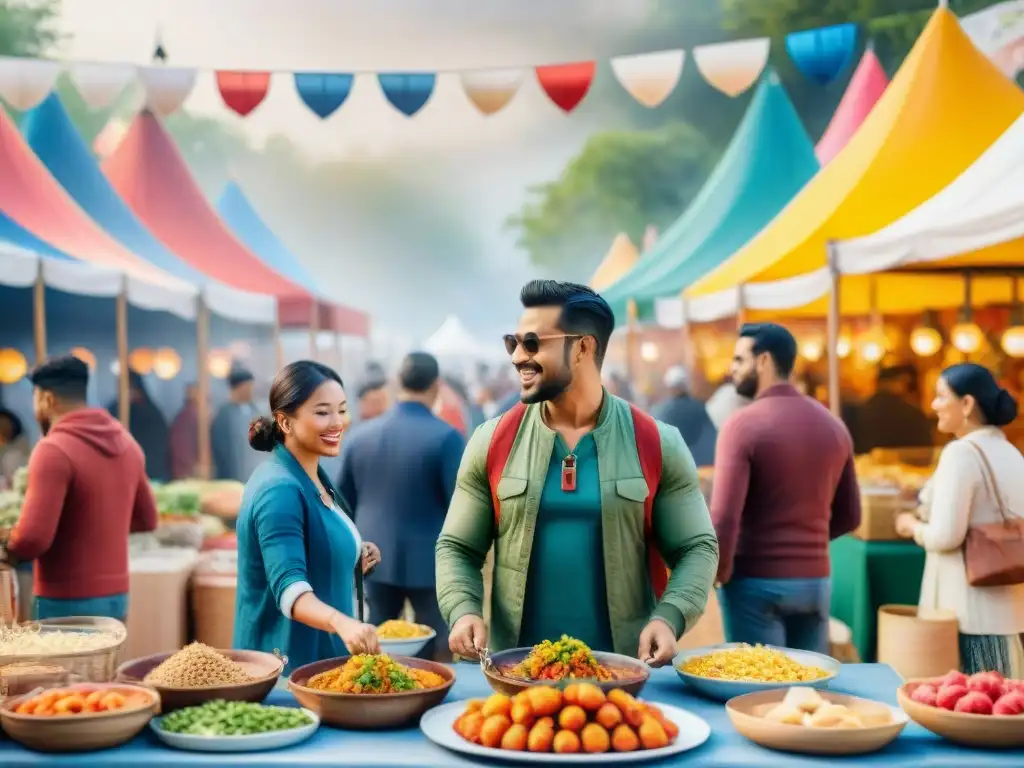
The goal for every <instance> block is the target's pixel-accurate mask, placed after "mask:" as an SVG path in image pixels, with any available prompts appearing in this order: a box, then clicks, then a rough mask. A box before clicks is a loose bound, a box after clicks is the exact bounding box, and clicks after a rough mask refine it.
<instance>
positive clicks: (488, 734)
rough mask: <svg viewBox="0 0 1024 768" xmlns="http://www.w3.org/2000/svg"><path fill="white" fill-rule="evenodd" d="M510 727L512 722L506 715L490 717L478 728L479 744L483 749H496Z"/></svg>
mask: <svg viewBox="0 0 1024 768" xmlns="http://www.w3.org/2000/svg"><path fill="white" fill-rule="evenodd" d="M511 727H512V721H511V720H509V719H508V716H507V715H491V716H490V717H488V718H487V719H486V720H484V724H483V726H482V727H481V728H480V744H481V745H483V746H485V747H491V748H492V749H496V748H497V747H498V746H499V745H500V744H501V740H502V738H504V736H505V732H506V731H507V730H508V729H509V728H511Z"/></svg>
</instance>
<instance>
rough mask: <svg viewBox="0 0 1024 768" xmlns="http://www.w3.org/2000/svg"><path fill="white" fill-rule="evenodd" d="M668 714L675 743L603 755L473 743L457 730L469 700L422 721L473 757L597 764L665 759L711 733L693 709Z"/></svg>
mask: <svg viewBox="0 0 1024 768" xmlns="http://www.w3.org/2000/svg"><path fill="white" fill-rule="evenodd" d="M659 708H660V709H661V711H662V712H663V713H664V715H665V717H667V718H668V719H669V720H671V721H672V722H673V723H675V724H676V726H677V727H678V728H679V737H678V738H677V739H676V741H675V742H674V743H673V744H670V745H669V746H667V747H663V748H661V749H650V750H642V751H637V752H606V753H604V754H601V755H592V754H582V753H580V754H572V755H566V754H562V755H559V754H552V753H538V752H510V751H508V750H502V749H493V748H489V747H482V746H479V745H477V744H472V743H470V742H468V741H466V740H465V739H463V738H462V737H461V736H459V735H458V734H457V733H456V732H455V730H454V725H455V721H456V720H457V719H458V717H459V715H461V714H462V712H463V710H464V709H465V702H460V701H457V702H453V703H451V704H444V705H442V706H440V707H437V708H435V709H432V710H430V711H429V712H427V713H426V714H425V715H423V717H422V719H421V720H420V730H421V731H423V735H424V736H426V737H427V738H428V739H429V740H430V741H432V742H434V743H435V744H437V745H438V746H439V747H443V748H444V749H447V750H450V751H452V752H457V753H459V754H462V755H466V756H467V757H470V758H477V759H480V758H483V759H489V760H500V761H502V762H518V763H546V764H549V765H552V764H553V765H594V764H595V763H598V762H600V763H618V764H622V763H640V762H653V761H655V760H660V759H662V758H666V757H670V756H672V755H678V754H680V753H682V752H687V751H689V750H692V749H696V748H697V747H699V746H701V745H702V744H703V743H704V742H705V741H707V740H708V737H709V736H711V726H710V725H708V724H707V722H706V721H705V720H704V719H703V718H701V717H698V716H697V715H695V714H693V713H692V712H687V711H686V710H685V709H679V708H677V707H670V706H667V705H662V704H659Z"/></svg>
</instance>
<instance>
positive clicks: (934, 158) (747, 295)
mask: <svg viewBox="0 0 1024 768" xmlns="http://www.w3.org/2000/svg"><path fill="white" fill-rule="evenodd" d="M1022 111H1024V92H1022V91H1021V90H1020V89H1019V88H1018V87H1017V86H1016V84H1014V83H1013V82H1011V81H1010V80H1008V79H1006V77H1004V76H1003V75H1002V74H1001V73H1000V72H999V71H998V70H997V69H996V68H995V66H994V65H993V64H992V63H991V62H990V61H989V60H988V59H987V58H986V57H985V56H984V54H982V53H980V52H979V51H978V50H977V49H976V48H975V47H974V45H973V44H972V43H971V41H970V40H969V39H968V38H967V36H966V35H965V34H964V32H963V30H962V29H961V28H960V25H959V23H958V22H957V20H956V17H955V16H953V14H952V13H951V12H950V11H948V10H947V9H945V8H939V9H938V10H937V11H935V13H934V15H933V16H932V18H931V21H930V22H929V23H928V26H927V27H926V28H925V30H924V32H923V33H922V34H921V37H920V39H919V40H918V41H917V43H916V44H915V46H914V48H913V50H912V51H911V52H910V55H909V56H908V57H907V59H906V61H905V62H904V64H903V66H902V67H901V68H900V71H899V73H898V74H897V75H896V78H895V79H894V80H893V82H892V84H891V85H890V86H889V88H888V89H887V90H886V92H885V95H884V96H882V98H881V99H880V100H879V102H878V104H877V105H876V106H875V108H874V110H873V111H872V112H871V114H870V115H869V116H868V119H867V120H866V121H865V122H864V125H863V126H861V129H860V130H859V131H858V132H857V134H856V135H855V136H854V137H853V139H852V140H851V141H850V143H849V144H848V145H847V146H846V148H845V149H844V150H843V151H842V152H840V153H839V155H837V156H836V157H835V159H834V160H833V161H832V162H831V163H829V164H828V165H827V166H825V168H823V169H822V170H821V172H820V173H819V174H818V175H817V176H816V177H815V178H814V179H813V180H812V181H811V182H810V183H809V184H808V185H807V186H806V187H805V188H804V190H803V191H802V192H801V193H800V194H799V195H798V196H797V197H796V198H795V199H794V200H793V201H792V203H790V205H788V206H787V207H786V208H785V210H783V211H782V213H781V214H779V216H778V217H777V218H776V219H775V220H774V221H773V222H772V223H771V224H770V225H769V226H768V227H766V228H765V229H764V230H763V231H762V232H761V233H760V234H759V235H758V236H757V237H756V238H755V239H754V240H753V241H751V242H750V243H749V244H748V245H747V246H746V247H745V248H744V249H743V250H741V251H740V252H739V253H737V254H736V255H735V256H734V257H733V258H731V259H730V260H729V261H728V262H726V263H725V264H723V265H722V266H721V267H719V268H718V269H716V270H715V271H714V272H712V273H710V274H709V275H707V276H706V277H704V278H703V279H702V280H701V281H700V282H698V283H697V284H696V285H694V286H693V287H692V288H690V289H689V290H688V291H687V292H686V296H687V297H688V298H689V300H688V302H687V310H688V311H689V312H690V313H691V314H690V317H691V318H693V319H695V320H702V321H703V320H711V319H715V318H720V317H727V316H730V315H732V314H735V313H736V311H737V310H738V309H739V308H740V307H741V306H742V307H743V308H752V309H774V310H779V309H788V308H799V307H803V306H804V305H807V304H809V303H811V302H813V301H814V300H815V299H818V298H819V297H821V296H823V295H824V294H825V293H826V292H827V291H828V286H829V276H828V272H827V269H826V262H827V258H828V257H827V253H828V245H829V243H830V242H833V241H837V240H843V239H849V238H853V237H857V236H862V235H865V234H868V233H870V232H874V231H877V230H878V229H879V228H881V227H883V226H885V225H887V224H889V223H891V222H892V221H894V220H895V219H897V218H898V217H900V216H902V215H903V214H905V213H906V212H907V211H909V210H910V209H912V208H913V207H915V206H917V205H920V204H921V203H922V202H924V201H925V200H926V199H928V198H929V197H931V196H932V195H933V194H935V193H936V192H937V191H939V190H940V189H942V188H943V187H945V186H946V185H947V184H949V183H950V182H951V181H952V180H953V179H955V178H956V177H957V176H958V175H959V174H960V173H961V172H962V171H963V170H964V169H966V168H967V167H968V166H969V165H970V164H971V163H972V162H973V161H974V160H975V159H976V158H977V157H978V156H979V155H980V154H981V153H982V152H983V151H984V150H985V149H986V148H987V147H988V146H989V145H991V144H992V142H993V141H995V139H996V138H998V137H999V135H1001V134H1002V133H1003V131H1005V130H1006V128H1007V127H1008V126H1009V125H1010V123H1012V122H1013V121H1014V120H1015V119H1016V118H1017V117H1018V116H1019V115H1020V114H1021V112H1022ZM946 277H947V276H943V277H942V278H937V279H938V280H939V281H940V283H941V285H937V286H936V287H935V290H933V287H932V286H931V285H929V286H928V292H929V293H930V295H929V296H928V297H927V298H928V300H929V305H930V306H942V304H938V303H936V302H945V301H947V300H949V299H951V298H953V297H955V295H956V291H955V285H956V283H957V280H956V278H953V282H952V283H950V285H951V286H953V288H952V290H953V293H952V294H945V297H944V296H943V295H940V293H941V292H940V291H939V288H940V287H941V286H945V285H946V282H947V281H946V279H945V278H946ZM842 282H843V287H842V295H841V306H842V311H843V312H844V313H848V312H849V313H855V312H867V311H870V310H873V309H874V310H878V311H883V312H885V311H890V312H898V311H913V309H914V308H915V307H916V306H918V305H919V303H920V301H921V300H922V299H921V297H920V296H914V294H915V293H920V292H921V290H920V289H921V288H922V287H923V286H922V283H921V282H920V281H919V280H918V281H917V282H916V283H914V285H915V286H916V287H917V288H918V290H917V291H910V292H906V291H904V292H901V293H898V294H896V295H895V296H891V297H888V298H889V299H891V300H893V301H894V304H893V305H891V306H887V305H886V304H885V301H884V300H883V297H882V296H881V295H878V296H877V299H876V298H875V297H874V295H873V291H874V289H873V288H872V285H873V283H872V282H871V281H870V280H868V279H864V280H860V281H858V280H856V279H844V280H843V281H842ZM738 286H742V291H740V290H738V288H737V287H738ZM943 290H946V289H945V288H943ZM741 294H742V295H741ZM962 298H963V296H962V292H961V293H960V294H959V297H958V298H956V300H955V301H953V303H952V304H950V306H955V305H956V303H957V302H959V301H962ZM887 300H888V299H887Z"/></svg>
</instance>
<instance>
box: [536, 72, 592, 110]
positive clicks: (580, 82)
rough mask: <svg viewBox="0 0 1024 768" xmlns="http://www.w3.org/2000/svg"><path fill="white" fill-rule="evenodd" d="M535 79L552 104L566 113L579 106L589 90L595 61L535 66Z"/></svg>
mask: <svg viewBox="0 0 1024 768" xmlns="http://www.w3.org/2000/svg"><path fill="white" fill-rule="evenodd" d="M534 71H535V72H536V73H537V81H538V82H539V83H540V87H541V88H543V89H544V93H546V94H547V95H548V98H549V99H551V101H552V102H554V104H555V105H556V106H557V107H558V108H559V109H561V110H562V111H563V112H565V113H566V114H568V113H569V112H572V111H573V110H574V109H576V107H578V106H579V104H580V102H581V101H583V98H584V97H585V96H586V95H587V92H588V91H589V90H590V85H591V83H593V82H594V73H595V72H596V71H597V62H594V61H579V62H576V63H573V64H552V65H549V66H546V67H537V68H536V69H535V70H534Z"/></svg>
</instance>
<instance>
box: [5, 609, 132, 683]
mask: <svg viewBox="0 0 1024 768" xmlns="http://www.w3.org/2000/svg"><path fill="white" fill-rule="evenodd" d="M33 626H38V627H39V631H40V632H43V633H47V632H57V631H61V630H63V631H74V632H81V633H84V634H94V633H98V632H110V633H112V635H113V639H112V640H111V641H110V643H109V644H108V645H106V646H104V647H101V648H97V649H95V650H92V651H81V652H79V653H67V654H33V655H24V656H14V655H7V656H0V667H4V666H7V665H8V664H17V663H21V662H36V663H39V664H45V665H55V666H60V667H63V668H64V669H65V670H67V672H68V675H69V676H70V679H71V681H72V682H76V683H77V682H84V683H109V682H110V681H112V680H113V679H114V675H115V673H116V672H117V665H118V664H119V663H120V661H121V649H122V648H123V647H124V642H125V640H126V639H127V638H128V630H127V628H126V627H125V625H124V624H122V623H121V622H120V621H117V620H116V619H107V618H100V617H96V616H73V617H69V618H66V619H45V620H41V621H37V622H33Z"/></svg>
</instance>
